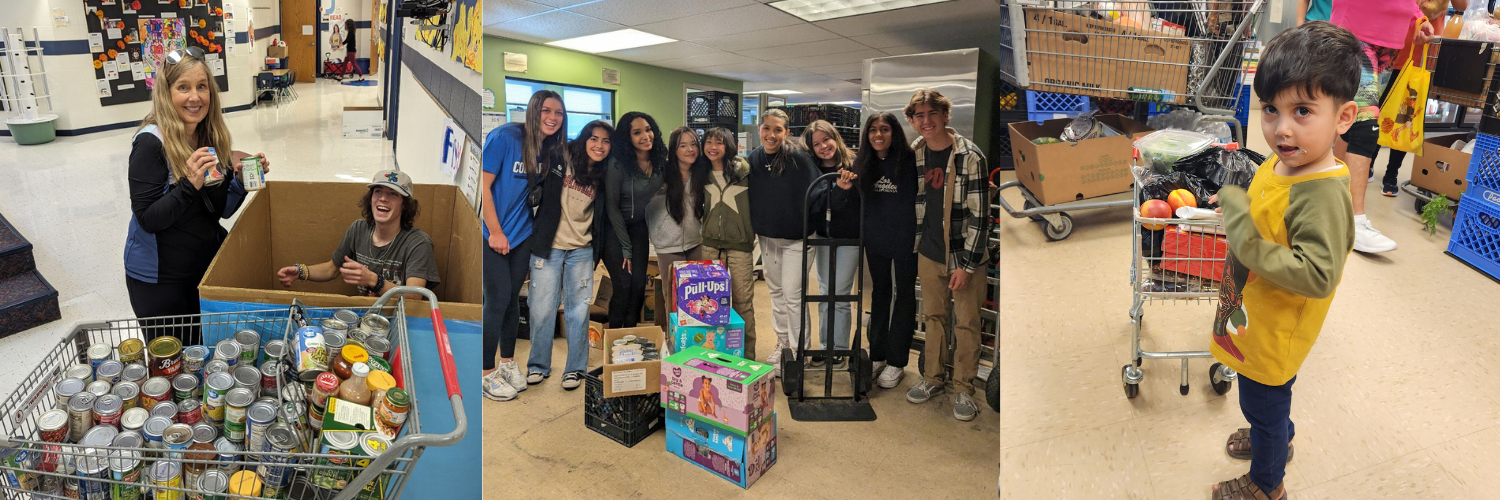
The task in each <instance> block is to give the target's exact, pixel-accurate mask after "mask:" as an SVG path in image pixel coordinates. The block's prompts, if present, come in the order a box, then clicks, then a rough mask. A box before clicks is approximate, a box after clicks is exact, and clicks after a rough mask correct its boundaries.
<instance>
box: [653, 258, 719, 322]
mask: <svg viewBox="0 0 1500 500" xmlns="http://www.w3.org/2000/svg"><path fill="white" fill-rule="evenodd" d="M671 272H672V278H673V279H672V284H671V287H670V290H671V291H672V297H671V298H670V299H669V301H668V303H667V304H668V308H667V313H668V314H670V315H671V318H670V319H671V321H672V323H673V324H674V325H677V326H721V325H727V324H729V310H730V308H731V306H730V297H729V289H730V286H729V269H727V268H725V267H724V263H723V262H720V261H716V260H685V261H680V262H676V263H673V264H672V270H671Z"/></svg>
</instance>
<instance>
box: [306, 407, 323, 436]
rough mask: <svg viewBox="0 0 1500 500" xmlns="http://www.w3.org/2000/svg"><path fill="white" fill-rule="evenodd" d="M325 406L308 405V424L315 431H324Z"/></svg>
mask: <svg viewBox="0 0 1500 500" xmlns="http://www.w3.org/2000/svg"><path fill="white" fill-rule="evenodd" d="M323 411H324V410H323V407H321V406H318V405H307V425H308V426H309V427H312V428H313V431H316V432H323Z"/></svg>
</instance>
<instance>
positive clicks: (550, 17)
mask: <svg viewBox="0 0 1500 500" xmlns="http://www.w3.org/2000/svg"><path fill="white" fill-rule="evenodd" d="M494 28H495V29H496V30H498V31H499V32H500V36H504V37H508V38H516V39H520V40H524V41H528V42H537V43H546V42H553V41H557V40H566V39H569V38H576V37H580V36H585V35H597V34H599V33H608V32H610V31H616V30H622V29H625V27H624V26H621V25H618V24H615V23H611V22H607V21H600V20H598V19H594V18H592V17H588V16H580V15H578V14H574V13H572V12H568V11H563V10H555V11H552V12H548V13H546V14H541V15H536V16H531V17H528V18H525V19H521V20H519V21H508V22H504V23H500V24H499V25H495V26H494Z"/></svg>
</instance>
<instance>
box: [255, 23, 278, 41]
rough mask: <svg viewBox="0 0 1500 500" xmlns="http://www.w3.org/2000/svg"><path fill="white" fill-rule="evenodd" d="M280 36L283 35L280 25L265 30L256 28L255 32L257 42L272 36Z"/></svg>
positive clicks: (267, 27)
mask: <svg viewBox="0 0 1500 500" xmlns="http://www.w3.org/2000/svg"><path fill="white" fill-rule="evenodd" d="M280 34H281V25H280V24H278V25H275V26H266V27H264V28H256V30H255V39H256V40H260V39H262V38H265V37H268V36H271V35H280Z"/></svg>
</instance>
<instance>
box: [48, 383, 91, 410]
mask: <svg viewBox="0 0 1500 500" xmlns="http://www.w3.org/2000/svg"><path fill="white" fill-rule="evenodd" d="M87 385H88V383H87V382H84V381H83V379H77V378H65V379H62V380H58V381H57V383H56V384H53V386H52V392H54V393H56V394H57V407H58V408H60V409H62V410H67V409H68V398H71V397H73V395H74V394H78V393H80V392H83V388H84V387H85V386H87Z"/></svg>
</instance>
